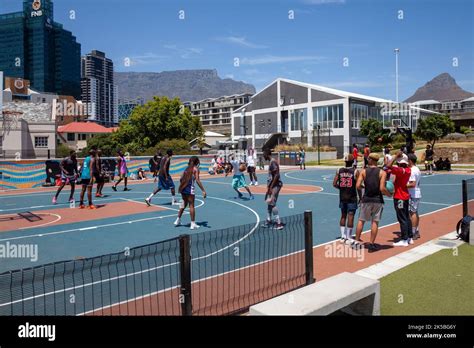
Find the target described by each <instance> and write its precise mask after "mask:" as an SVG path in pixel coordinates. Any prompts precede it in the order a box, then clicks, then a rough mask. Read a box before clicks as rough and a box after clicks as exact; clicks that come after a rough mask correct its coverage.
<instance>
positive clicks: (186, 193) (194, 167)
mask: <svg viewBox="0 0 474 348" xmlns="http://www.w3.org/2000/svg"><path fill="white" fill-rule="evenodd" d="M199 165H200V161H199V158H197V157H196V156H192V157H191V158H190V159H189V163H188V167H187V168H186V169H185V171H184V172H183V175H182V176H181V180H180V182H179V193H181V197H182V198H183V201H182V202H181V207H180V209H179V212H178V218H177V219H176V221H175V222H174V224H175V226H179V225H181V217H182V216H183V213H184V209H186V207H187V206H188V205H189V214H190V215H191V227H190V228H191V229H192V230H194V229H196V228H199V225H198V224H196V209H195V207H194V195H195V194H196V193H195V191H196V188H195V184H196V183H197V184H198V186H199V188H200V189H201V191H202V195H203V197H204V198H206V195H207V194H206V190H204V187H203V186H202V183H201V180H200V179H199Z"/></svg>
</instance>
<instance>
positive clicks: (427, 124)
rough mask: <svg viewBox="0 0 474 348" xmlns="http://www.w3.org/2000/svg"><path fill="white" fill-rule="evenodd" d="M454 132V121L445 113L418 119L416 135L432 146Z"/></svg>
mask: <svg viewBox="0 0 474 348" xmlns="http://www.w3.org/2000/svg"><path fill="white" fill-rule="evenodd" d="M452 132H454V122H453V121H452V120H451V119H450V118H449V116H447V115H433V116H428V117H426V118H422V119H420V120H419V121H418V127H417V128H416V135H417V136H418V137H420V138H421V139H423V140H425V141H427V142H428V143H430V144H431V148H432V149H433V148H434V145H435V143H436V142H437V141H438V140H439V139H441V138H443V137H445V136H446V135H448V134H449V133H452Z"/></svg>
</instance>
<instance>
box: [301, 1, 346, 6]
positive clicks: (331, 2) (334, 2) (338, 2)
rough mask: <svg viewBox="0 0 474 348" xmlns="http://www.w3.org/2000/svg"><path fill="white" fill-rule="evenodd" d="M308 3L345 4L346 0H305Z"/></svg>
mask: <svg viewBox="0 0 474 348" xmlns="http://www.w3.org/2000/svg"><path fill="white" fill-rule="evenodd" d="M303 3H305V4H306V5H327V4H345V3H346V0H303Z"/></svg>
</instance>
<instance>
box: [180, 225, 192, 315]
mask: <svg viewBox="0 0 474 348" xmlns="http://www.w3.org/2000/svg"><path fill="white" fill-rule="evenodd" d="M179 266H180V276H181V289H180V302H181V312H182V314H183V315H192V313H193V304H192V298H191V243H190V237H189V235H188V234H184V235H181V236H179Z"/></svg>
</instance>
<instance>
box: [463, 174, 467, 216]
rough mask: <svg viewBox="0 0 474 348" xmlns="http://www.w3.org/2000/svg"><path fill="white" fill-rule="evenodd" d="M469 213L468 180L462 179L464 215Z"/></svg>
mask: <svg viewBox="0 0 474 348" xmlns="http://www.w3.org/2000/svg"><path fill="white" fill-rule="evenodd" d="M467 214H468V209H467V181H466V180H463V181H462V217H465V216H466V215H467Z"/></svg>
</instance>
